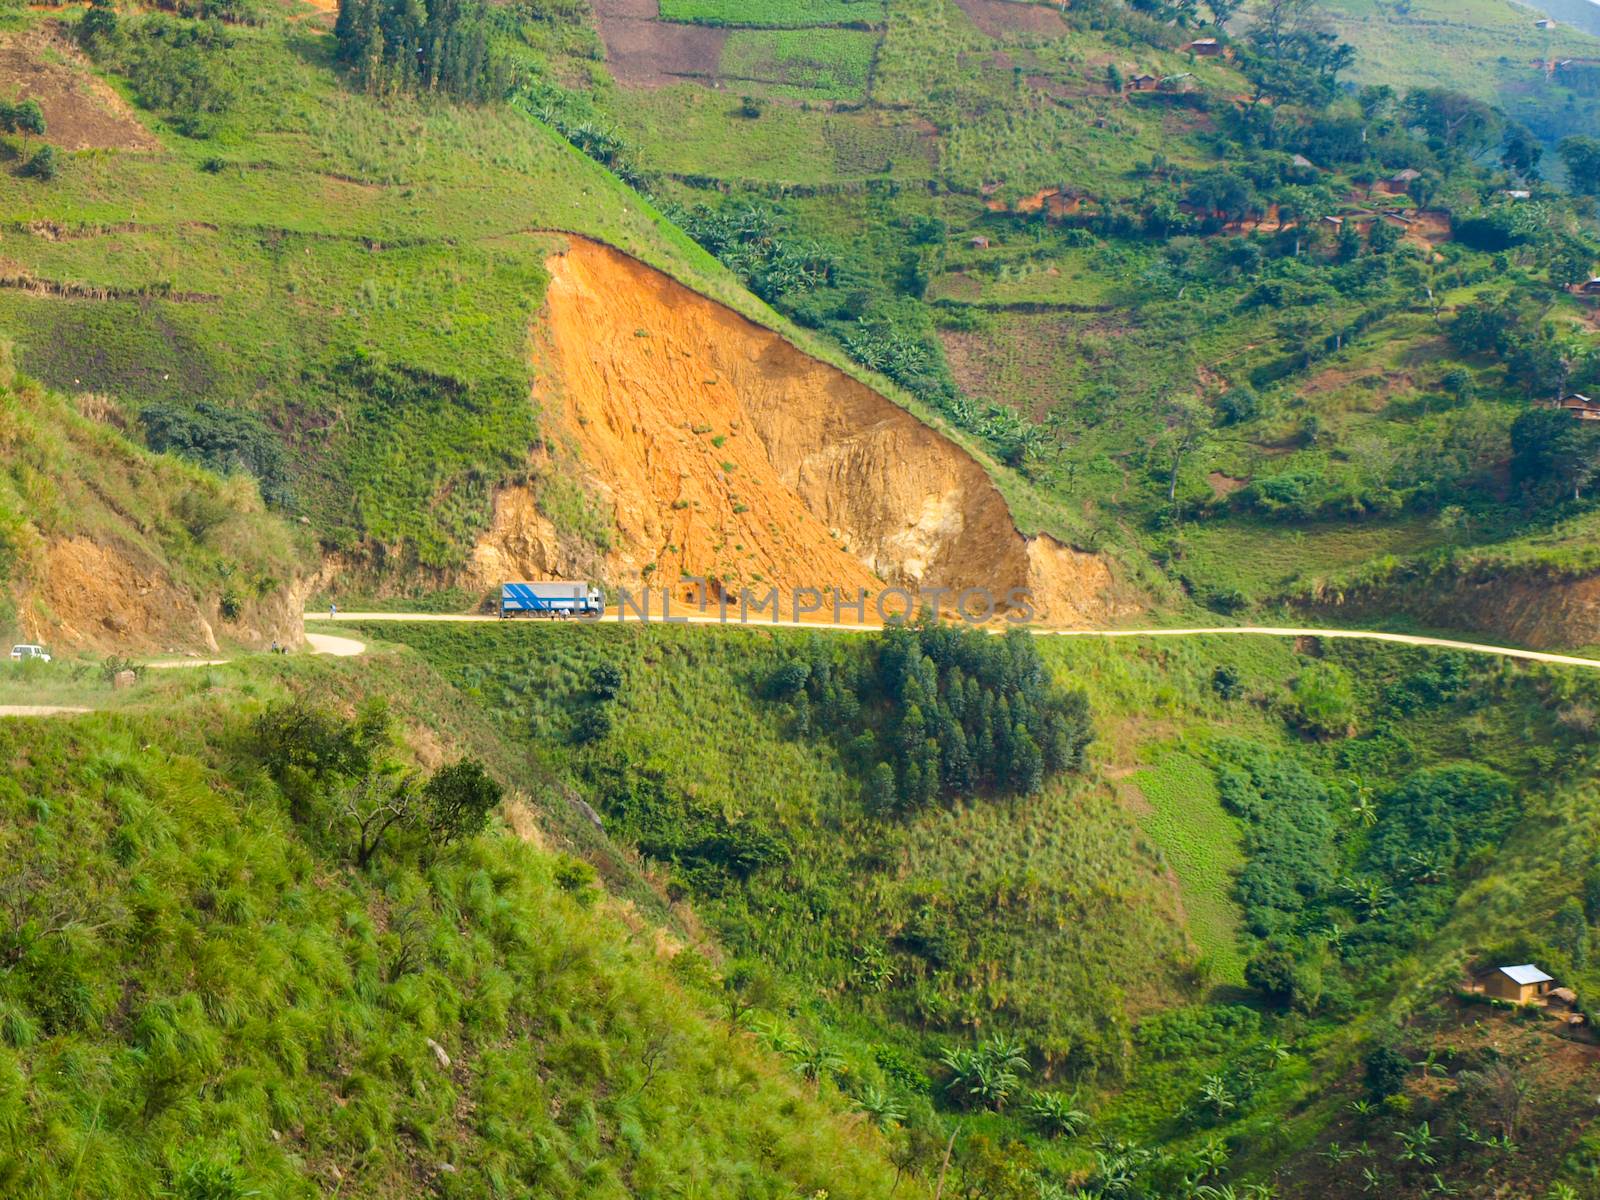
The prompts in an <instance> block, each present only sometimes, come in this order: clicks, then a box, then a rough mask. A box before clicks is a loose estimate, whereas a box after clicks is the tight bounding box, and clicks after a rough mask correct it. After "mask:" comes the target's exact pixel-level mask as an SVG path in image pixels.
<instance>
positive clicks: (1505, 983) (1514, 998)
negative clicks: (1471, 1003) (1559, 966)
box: [1483, 963, 1555, 1004]
mask: <svg viewBox="0 0 1600 1200" xmlns="http://www.w3.org/2000/svg"><path fill="white" fill-rule="evenodd" d="M1554 983H1555V980H1554V979H1552V978H1551V977H1550V976H1549V975H1546V974H1545V973H1544V972H1543V971H1541V970H1540V969H1539V968H1538V967H1536V966H1534V965H1533V964H1532V963H1523V964H1522V965H1521V966H1519V967H1495V968H1494V969H1493V970H1491V971H1489V972H1488V973H1487V974H1486V975H1485V976H1484V979H1483V990H1484V993H1485V994H1486V995H1489V996H1493V997H1494V998H1495V999H1496V1000H1509V1001H1511V1003H1513V1004H1532V1003H1534V1002H1536V1001H1539V1000H1543V999H1544V998H1545V996H1546V995H1548V994H1549V991H1550V988H1551V985H1553V984H1554Z"/></svg>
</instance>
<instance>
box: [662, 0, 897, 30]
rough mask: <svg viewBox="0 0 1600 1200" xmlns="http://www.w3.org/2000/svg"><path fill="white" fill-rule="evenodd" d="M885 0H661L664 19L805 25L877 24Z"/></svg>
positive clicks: (742, 23) (780, 25)
mask: <svg viewBox="0 0 1600 1200" xmlns="http://www.w3.org/2000/svg"><path fill="white" fill-rule="evenodd" d="M883 15H884V0H661V19H662V20H663V21H689V22H693V23H696V24H702V25H753V26H767V27H770V28H788V29H804V28H809V27H812V26H817V25H850V24H874V25H875V24H878V23H880V22H881V21H882V20H883Z"/></svg>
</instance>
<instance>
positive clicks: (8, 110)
mask: <svg viewBox="0 0 1600 1200" xmlns="http://www.w3.org/2000/svg"><path fill="white" fill-rule="evenodd" d="M0 133H31V134H33V135H34V137H43V136H44V110H43V109H42V108H40V107H39V102H38V101H37V100H19V101H17V102H15V103H12V102H11V101H9V100H0Z"/></svg>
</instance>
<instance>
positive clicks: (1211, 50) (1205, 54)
mask: <svg viewBox="0 0 1600 1200" xmlns="http://www.w3.org/2000/svg"><path fill="white" fill-rule="evenodd" d="M1178 53H1180V54H1192V55H1194V56H1195V57H1196V58H1221V57H1222V43H1221V42H1219V41H1217V39H1216V38H1196V39H1195V40H1194V41H1192V42H1189V43H1187V44H1185V45H1182V46H1179V47H1178Z"/></svg>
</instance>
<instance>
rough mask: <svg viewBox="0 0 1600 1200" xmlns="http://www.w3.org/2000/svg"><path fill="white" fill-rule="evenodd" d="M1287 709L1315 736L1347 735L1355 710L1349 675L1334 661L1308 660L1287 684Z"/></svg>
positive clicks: (1352, 724)
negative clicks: (1303, 668) (1288, 690)
mask: <svg viewBox="0 0 1600 1200" xmlns="http://www.w3.org/2000/svg"><path fill="white" fill-rule="evenodd" d="M1289 711H1290V719H1291V720H1292V721H1293V722H1294V723H1295V724H1296V725H1298V726H1300V728H1302V729H1304V730H1306V731H1308V732H1310V733H1313V734H1315V735H1316V736H1318V737H1345V736H1348V735H1349V734H1350V733H1352V732H1353V731H1354V729H1355V714H1356V697H1355V688H1354V685H1353V684H1352V683H1351V681H1350V676H1349V675H1348V674H1347V673H1346V672H1345V671H1344V669H1343V668H1342V667H1340V666H1338V665H1337V664H1335V663H1330V662H1314V663H1311V664H1310V665H1309V666H1307V667H1306V669H1305V670H1303V671H1301V672H1300V674H1299V675H1298V676H1297V677H1296V678H1295V681H1294V684H1293V685H1292V686H1291V688H1290V710H1289Z"/></svg>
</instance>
